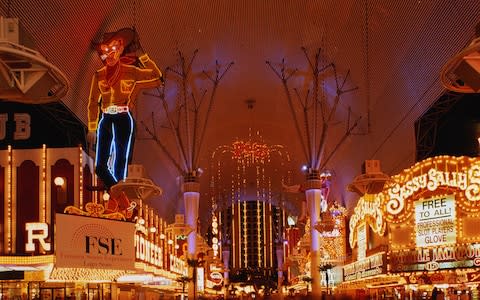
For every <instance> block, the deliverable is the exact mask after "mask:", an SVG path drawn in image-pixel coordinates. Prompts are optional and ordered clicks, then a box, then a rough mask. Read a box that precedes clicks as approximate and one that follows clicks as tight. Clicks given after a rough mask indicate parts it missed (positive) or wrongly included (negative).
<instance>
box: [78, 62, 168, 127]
mask: <svg viewBox="0 0 480 300" xmlns="http://www.w3.org/2000/svg"><path fill="white" fill-rule="evenodd" d="M139 59H140V62H141V63H142V64H143V67H144V68H138V67H136V66H132V65H127V64H122V63H121V62H119V63H120V70H119V72H120V73H119V79H118V80H117V81H116V82H115V83H114V84H113V85H112V86H109V85H108V83H107V67H103V68H101V69H99V70H97V71H96V72H95V74H94V75H93V78H92V83H91V85H90V96H89V98H88V130H90V131H94V130H96V129H97V124H98V116H99V109H100V107H101V109H102V110H103V109H105V108H107V107H109V106H111V105H117V106H129V107H131V106H133V105H134V102H135V100H136V98H137V94H138V93H139V92H140V90H141V89H150V88H155V87H158V86H160V85H161V83H162V81H161V80H160V79H161V77H162V72H161V71H160V70H159V69H158V67H157V65H156V64H155V62H154V61H152V60H151V59H150V58H149V57H148V55H146V54H145V55H142V56H141V57H139Z"/></svg>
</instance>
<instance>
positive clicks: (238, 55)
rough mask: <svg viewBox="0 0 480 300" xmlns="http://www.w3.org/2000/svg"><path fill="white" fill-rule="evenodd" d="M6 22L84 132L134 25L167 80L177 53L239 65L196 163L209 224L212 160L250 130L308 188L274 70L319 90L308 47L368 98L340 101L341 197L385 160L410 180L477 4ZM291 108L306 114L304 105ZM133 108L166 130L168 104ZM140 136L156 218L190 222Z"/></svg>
mask: <svg viewBox="0 0 480 300" xmlns="http://www.w3.org/2000/svg"><path fill="white" fill-rule="evenodd" d="M0 15H2V16H10V17H16V18H19V22H20V27H21V29H22V36H21V39H22V42H23V43H24V44H25V45H28V46H29V47H32V48H34V49H36V50H38V51H39V52H40V53H42V54H43V55H44V56H45V57H46V58H47V60H48V61H49V62H51V63H53V64H54V65H56V66H57V67H58V68H59V69H61V70H62V71H63V72H64V73H65V74H66V75H67V77H68V79H69V81H70V84H71V88H70V90H69V91H68V93H67V95H66V96H65V97H64V98H63V99H62V101H63V102H64V103H65V104H66V105H67V106H68V107H69V108H70V109H71V110H72V111H73V112H74V113H75V114H76V115H77V116H78V117H79V118H80V119H82V120H83V121H84V122H85V123H86V111H87V110H86V107H87V103H88V99H87V98H88V93H89V88H90V78H91V76H92V74H93V72H94V71H95V70H96V69H97V68H99V67H100V66H101V61H100V59H99V57H98V55H97V53H96V52H95V51H94V49H93V48H92V42H98V41H99V40H100V38H101V36H102V34H103V33H104V32H109V31H116V30H118V29H120V28H123V27H131V26H135V28H136V30H137V32H138V33H139V36H140V42H141V45H142V47H143V49H144V50H145V51H146V52H147V53H148V54H149V55H150V57H151V58H152V59H153V60H155V61H156V63H157V65H158V66H159V67H160V69H162V70H166V69H167V68H168V67H174V66H176V65H178V62H179V56H178V53H179V52H181V53H182V54H183V55H184V56H185V57H186V58H187V60H189V59H190V58H191V57H192V56H193V54H194V51H195V50H198V53H197V55H196V57H195V60H194V61H193V64H192V72H194V73H196V74H201V72H202V71H203V70H207V71H208V70H214V67H215V63H216V62H218V63H219V64H220V65H221V66H223V67H225V66H226V65H228V64H229V63H230V62H233V63H234V64H233V65H232V67H231V68H230V69H229V70H228V72H227V73H226V74H225V76H224V78H223V79H222V81H221V82H220V84H219V86H218V89H217V92H216V97H215V103H214V106H213V107H212V110H211V114H210V120H209V123H208V127H207V131H206V133H205V139H204V141H203V146H202V148H201V153H200V156H199V157H200V160H199V166H200V167H202V168H203V170H204V174H203V175H202V177H201V181H200V182H201V186H202V194H201V198H200V202H201V204H200V213H201V215H202V217H203V218H204V217H206V216H207V215H208V211H209V209H210V208H209V203H210V201H211V199H210V198H211V196H210V194H209V192H210V188H211V184H210V183H211V182H210V181H211V176H212V174H211V172H210V169H211V160H212V153H213V151H214V150H215V149H216V148H217V147H218V146H220V145H228V144H231V143H232V141H234V140H236V139H246V138H247V137H248V133H249V128H253V129H254V130H259V131H260V133H261V136H262V137H263V139H264V141H265V142H266V143H268V144H271V145H274V144H280V145H283V146H284V147H285V149H286V151H288V153H289V155H290V158H291V166H292V178H291V182H289V184H296V183H301V182H302V181H304V180H305V176H304V174H302V172H301V171H300V168H301V166H302V165H304V164H305V163H306V158H305V155H304V153H303V151H302V148H301V143H300V140H299V138H298V132H297V131H296V129H295V125H294V122H293V119H292V115H291V111H290V109H289V105H288V101H287V96H286V93H285V91H284V89H283V86H282V82H281V80H280V79H279V78H278V77H277V76H276V74H275V73H274V71H273V70H272V68H271V67H270V66H269V65H267V63H266V61H270V62H271V64H272V66H274V67H275V68H280V63H281V62H282V60H283V59H284V61H285V65H286V66H287V69H288V70H293V69H298V72H297V73H296V75H295V78H293V79H292V80H291V82H290V84H291V87H292V88H297V89H298V91H299V95H300V99H302V97H305V94H306V92H305V88H306V87H308V86H309V84H311V80H312V77H311V76H310V75H309V74H308V72H306V71H308V61H307V59H306V56H305V55H304V52H303V51H302V48H301V47H305V49H306V52H307V53H308V54H309V57H310V58H311V59H312V58H313V57H314V55H315V53H316V52H317V50H318V49H321V51H320V65H322V66H323V65H326V64H328V63H331V62H333V63H334V64H335V66H336V71H337V74H338V76H339V78H340V79H341V80H342V79H344V78H345V76H346V74H347V73H349V77H348V80H347V85H349V86H350V87H358V89H357V90H354V91H352V92H349V93H345V94H344V95H342V97H341V101H340V103H339V106H338V110H337V114H336V115H335V116H334V117H333V118H332V121H331V123H330V131H329V135H328V141H327V144H326V149H325V155H326V156H327V155H328V156H329V157H330V158H329V159H328V161H327V163H326V165H325V167H326V168H328V169H330V170H332V171H333V174H334V176H333V187H332V196H333V197H335V199H336V200H337V201H339V202H342V203H346V204H347V206H349V207H352V206H353V205H354V203H355V202H356V200H357V199H358V196H357V195H355V194H353V193H350V192H347V191H346V186H347V184H348V183H350V182H351V181H352V179H353V178H354V177H355V176H356V175H358V174H359V173H360V171H361V165H362V163H363V162H364V160H366V159H378V160H380V161H381V164H382V170H383V171H384V172H385V173H387V174H390V175H393V174H397V173H398V172H400V171H401V170H402V169H403V168H406V167H409V166H410V165H411V164H412V163H413V162H414V160H415V134H414V125H413V124H414V122H415V120H416V119H417V118H418V117H419V116H421V115H422V113H424V112H425V111H426V110H427V109H428V107H429V106H430V105H432V103H434V101H435V100H436V99H437V98H438V97H439V96H440V95H442V94H443V93H444V92H445V90H444V88H443V87H442V85H441V83H440V80H439V73H440V69H441V67H442V66H443V64H444V63H445V62H446V61H447V60H448V59H449V58H450V57H452V56H453V55H454V54H455V53H457V52H458V51H460V50H461V49H462V48H464V47H465V46H466V45H468V43H469V42H470V41H471V40H472V38H473V37H474V36H475V26H476V25H477V23H478V22H479V21H480V2H479V1H475V0H465V1H450V0H438V1H431V0H407V1H393V0H389V1H380V0H362V1H358V0H344V1H332V0H322V1H309V0H298V1H292V0H285V1H278V0H262V1H258V0H242V1H225V0H198V1H186V0H178V1H166V0H135V1H131V0H98V1H84V0H72V1H64V0H48V1H47V0H1V1H0ZM324 78H325V79H326V80H325V81H324V83H322V84H321V85H320V87H321V90H322V94H321V95H322V96H323V97H325V98H324V99H327V101H329V103H330V104H331V103H333V102H332V101H333V100H332V99H333V98H334V96H335V92H336V88H335V86H334V85H333V80H332V72H329V73H328V74H327V75H325V77H324ZM190 84H191V86H193V87H194V88H193V89H194V90H195V91H201V90H207V91H208V92H211V89H212V86H211V84H210V82H209V81H208V80H206V78H205V77H203V78H202V77H201V76H199V77H198V78H196V79H195V80H192V81H191V82H190ZM165 96H166V99H167V100H168V101H169V103H170V104H171V105H172V104H173V103H175V101H177V100H178V99H177V98H178V97H177V96H178V91H176V90H174V89H170V90H166V91H165ZM247 99H254V100H255V106H254V108H253V109H248V108H247V105H246V104H245V101H246V100H247ZM292 99H293V100H294V101H297V98H296V96H295V95H293V98H292ZM137 103H138V104H137V109H138V111H137V122H141V121H143V122H145V123H146V124H151V123H149V122H151V116H152V113H154V115H155V118H157V121H156V123H157V124H162V120H158V118H160V119H161V111H162V104H161V103H160V101H159V99H158V97H154V96H149V95H148V94H147V95H143V96H142V97H141V99H139V101H138V102H137ZM297 104H298V103H297ZM297 108H298V106H297ZM297 110H298V111H299V112H300V111H301V110H299V109H297ZM358 118H360V119H359V123H358V126H356V127H355V129H354V130H353V131H352V134H350V135H349V136H348V137H346V138H343V136H344V134H345V130H346V127H347V125H348V124H347V123H349V124H350V125H351V124H352V122H353V121H354V120H357V119H358ZM301 125H302V126H303V124H301ZM138 129H139V131H138V133H137V142H136V145H135V154H134V162H135V163H140V164H143V165H144V166H145V167H146V169H147V173H148V174H149V175H150V177H151V178H152V179H153V181H154V182H155V183H156V184H158V185H159V186H161V187H162V188H163V189H164V195H163V196H161V197H159V198H157V199H153V200H152V206H154V207H156V208H157V209H158V210H159V211H160V214H161V215H164V216H165V217H166V218H167V219H169V220H170V221H173V214H174V213H182V212H183V201H181V200H180V199H181V198H180V192H179V191H180V189H179V186H178V180H177V177H178V176H179V175H180V174H179V173H178V172H177V170H176V169H175V168H174V167H173V166H172V164H171V162H170V161H169V160H168V159H166V157H165V154H164V153H163V152H162V150H161V149H160V148H159V147H158V145H156V144H155V142H154V141H152V140H151V139H149V135H148V134H147V133H146V132H145V130H143V129H142V127H141V126H138ZM302 130H303V129H302ZM157 134H158V138H159V139H160V140H162V141H163V142H165V143H166V144H167V145H168V146H169V147H171V149H172V150H171V151H172V153H174V154H175V153H176V151H175V143H174V141H173V140H172V139H171V138H169V137H168V136H167V134H166V133H165V132H164V130H163V129H161V128H160V129H158V131H157ZM341 140H343V142H342V143H339V141H341ZM331 153H333V155H331V156H330V154H331ZM175 155H176V154H175ZM272 172H274V170H272ZM226 180H231V179H226ZM277 184H278V183H277Z"/></svg>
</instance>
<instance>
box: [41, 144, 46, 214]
mask: <svg viewBox="0 0 480 300" xmlns="http://www.w3.org/2000/svg"><path fill="white" fill-rule="evenodd" d="M41 189H42V190H41V196H40V201H41V203H40V220H42V221H43V222H45V223H46V222H47V146H46V145H45V144H43V145H42V187H41Z"/></svg>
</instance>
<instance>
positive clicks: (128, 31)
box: [94, 27, 138, 54]
mask: <svg viewBox="0 0 480 300" xmlns="http://www.w3.org/2000/svg"><path fill="white" fill-rule="evenodd" d="M115 39H121V40H122V41H123V45H124V48H125V50H124V54H127V53H134V52H135V51H136V50H137V48H138V34H137V31H136V30H135V29H134V28H128V27H125V28H122V29H119V30H117V31H114V32H105V33H104V34H103V37H102V41H101V42H100V43H95V44H94V45H95V49H96V50H97V52H98V53H99V54H101V53H102V50H101V45H102V44H108V43H110V42H111V41H112V40H115Z"/></svg>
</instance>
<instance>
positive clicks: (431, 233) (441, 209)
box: [415, 195, 457, 247]
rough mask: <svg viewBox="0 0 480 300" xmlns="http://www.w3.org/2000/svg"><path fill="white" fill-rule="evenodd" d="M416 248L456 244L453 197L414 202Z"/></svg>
mask: <svg viewBox="0 0 480 300" xmlns="http://www.w3.org/2000/svg"><path fill="white" fill-rule="evenodd" d="M415 232H416V243H417V247H430V246H438V245H446V244H455V243H456V242H457V230H456V227H455V197H454V196H453V195H448V196H441V197H438V196H437V197H432V198H429V199H421V200H418V201H415Z"/></svg>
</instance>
